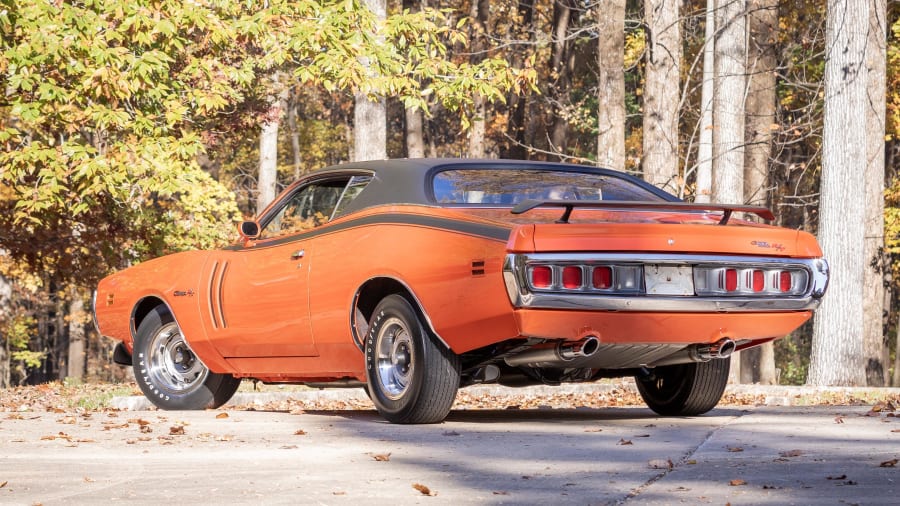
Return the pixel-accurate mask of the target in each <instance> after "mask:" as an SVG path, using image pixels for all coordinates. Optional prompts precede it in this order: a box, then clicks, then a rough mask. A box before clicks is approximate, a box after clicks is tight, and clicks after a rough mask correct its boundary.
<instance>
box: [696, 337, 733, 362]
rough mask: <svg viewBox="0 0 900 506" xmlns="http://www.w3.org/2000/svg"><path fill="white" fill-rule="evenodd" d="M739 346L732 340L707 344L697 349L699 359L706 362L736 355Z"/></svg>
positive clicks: (721, 340)
mask: <svg viewBox="0 0 900 506" xmlns="http://www.w3.org/2000/svg"><path fill="white" fill-rule="evenodd" d="M736 348H737V345H736V344H735V343H734V341H732V340H731V339H728V338H727V337H726V338H723V339H719V340H718V341H716V342H715V343H713V344H707V345H702V346H698V347H697V358H698V359H699V360H700V361H702V362H706V361H709V360H713V359H718V358H728V357H730V356H731V354H732V353H734V351H735V349H736Z"/></svg>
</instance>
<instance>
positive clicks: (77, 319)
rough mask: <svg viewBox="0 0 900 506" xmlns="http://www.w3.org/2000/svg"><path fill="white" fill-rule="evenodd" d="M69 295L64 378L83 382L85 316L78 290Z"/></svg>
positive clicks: (84, 368) (82, 301)
mask: <svg viewBox="0 0 900 506" xmlns="http://www.w3.org/2000/svg"><path fill="white" fill-rule="evenodd" d="M70 294H71V297H72V300H71V302H70V303H69V350H68V361H67V362H68V363H67V367H66V371H65V376H66V377H67V378H72V379H75V380H77V381H79V382H80V381H82V380H84V373H85V372H86V367H85V366H86V356H85V351H86V349H87V346H86V344H87V342H86V336H85V331H84V322H85V316H86V315H85V312H84V299H83V298H82V297H81V294H80V293H78V290H77V289H76V290H72V291H71V292H70Z"/></svg>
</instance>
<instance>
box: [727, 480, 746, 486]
mask: <svg viewBox="0 0 900 506" xmlns="http://www.w3.org/2000/svg"><path fill="white" fill-rule="evenodd" d="M728 484H729V485H731V486H732V487H740V486H742V485H746V484H747V482H746V481H744V480H731V481H729V482H728Z"/></svg>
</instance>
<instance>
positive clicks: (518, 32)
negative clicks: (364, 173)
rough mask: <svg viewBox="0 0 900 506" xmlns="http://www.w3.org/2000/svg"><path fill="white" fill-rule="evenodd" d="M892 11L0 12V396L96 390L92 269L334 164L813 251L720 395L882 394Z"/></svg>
mask: <svg viewBox="0 0 900 506" xmlns="http://www.w3.org/2000/svg"><path fill="white" fill-rule="evenodd" d="M898 19H900V2H898V1H897V0H828V1H827V2H826V1H823V0H819V1H813V0H795V1H778V0H684V1H678V0H644V1H641V0H627V1H626V0H594V1H575V0H556V1H542V0H521V1H512V0H496V1H493V2H488V1H487V0H470V1H441V2H436V1H433V0H432V1H419V2H415V1H409V0H403V1H402V2H398V1H390V2H385V0H367V1H365V2H363V1H358V0H350V1H323V2H313V1H306V0H298V1H286V0H270V1H268V2H235V1H230V0H218V1H217V0H196V1H185V2H182V1H176V0H155V1H154V0H127V1H126V0H97V1H95V0H83V1H77V2H70V1H62V0H39V1H36V2H19V1H16V0H0V89H2V90H3V94H2V95H0V144H2V146H3V149H2V152H0V387H5V386H10V385H18V384H26V383H40V382H45V381H50V380H55V379H63V378H70V379H72V380H76V381H82V380H114V379H119V378H121V377H122V374H123V371H122V370H121V369H120V368H119V367H118V366H115V365H113V364H112V361H111V349H112V345H113V343H112V342H110V341H108V340H104V339H101V338H100V337H99V336H98V335H97V334H96V333H95V331H94V330H93V328H92V326H91V325H90V315H89V306H90V294H91V292H92V290H93V288H94V286H95V285H96V282H97V281H98V280H99V279H100V278H102V277H103V276H105V275H106V274H108V273H110V272H112V271H114V270H117V269H121V268H124V267H127V266H128V265H132V264H134V263H136V262H140V261H142V260H145V259H148V258H152V257H155V256H159V255H163V254H167V253H171V252H175V251H180V250H184V249H190V248H209V247H216V246H221V245H223V244H226V243H227V242H229V241H230V240H233V239H234V238H235V237H236V229H235V223H236V222H237V221H238V220H240V219H241V217H242V216H244V217H248V216H252V215H254V213H255V212H256V211H257V209H259V208H260V206H263V205H265V204H266V203H268V202H269V201H270V200H271V199H272V198H273V197H274V195H275V194H276V192H277V191H279V189H281V188H283V187H284V186H285V185H286V184H289V183H290V182H291V181H292V180H294V179H295V178H296V177H298V176H300V175H302V174H304V173H305V172H307V171H309V170H312V169H315V168H319V167H323V166H326V165H330V164H334V163H339V162H341V161H346V160H353V159H380V158H386V157H390V158H397V157H421V156H449V157H488V158H493V157H502V158H515V159H541V160H564V161H569V162H576V163H584V164H591V165H601V166H606V167H611V168H614V169H619V170H624V171H626V172H629V173H632V174H636V175H639V176H641V177H644V178H645V179H647V180H648V181H651V182H653V183H654V184H657V185H659V186H660V187H663V188H665V189H667V190H668V191H670V192H672V193H675V194H676V195H679V196H681V197H683V198H685V199H686V200H697V201H709V200H712V201H719V202H746V203H754V204H762V205H767V206H769V207H771V208H772V209H774V210H775V214H776V216H777V220H776V224H778V225H781V226H785V227H791V228H796V229H802V230H806V231H809V232H812V233H814V234H818V235H819V238H820V241H821V242H822V244H823V248H824V249H825V252H826V256H827V257H828V258H829V260H830V261H831V262H832V268H833V280H832V286H831V287H830V290H829V293H828V295H827V296H826V299H825V303H823V306H822V308H821V309H820V311H819V312H818V313H817V316H816V318H815V322H814V323H812V324H808V325H806V326H804V327H802V328H801V329H799V330H798V331H797V332H795V333H794V334H793V335H791V336H790V337H788V338H786V339H783V340H780V341H778V342H777V343H776V344H775V345H774V346H766V347H762V348H760V349H758V350H755V351H754V352H752V353H749V352H744V353H742V355H743V356H742V357H741V359H740V360H736V361H734V364H735V366H734V367H733V380H734V381H743V382H762V383H774V382H780V383H784V384H803V383H810V384H821V385H870V386H883V385H889V384H893V385H894V386H900V357H898V354H897V348H898V346H897V342H898V341H897V339H898V338H897V335H898V332H897V328H898V321H897V320H898V318H897V315H898V309H900V308H898V305H900V304H898V297H897V294H898V288H900V275H897V273H898V270H900V254H898V253H900V178H898V174H897V171H898V160H900V143H898V140H897V139H898V137H897V136H898V134H900V132H898V129H900V21H898Z"/></svg>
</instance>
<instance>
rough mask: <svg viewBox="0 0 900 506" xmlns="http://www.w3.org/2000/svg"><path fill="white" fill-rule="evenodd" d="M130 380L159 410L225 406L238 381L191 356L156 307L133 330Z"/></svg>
mask: <svg viewBox="0 0 900 506" xmlns="http://www.w3.org/2000/svg"><path fill="white" fill-rule="evenodd" d="M132 367H133V368H134V378H135V380H137V384H138V386H139V387H141V391H142V392H144V395H146V396H147V399H149V400H150V402H152V403H153V404H155V405H156V406H157V407H158V408H161V409H211V408H217V407H219V406H221V405H222V404H225V403H226V402H227V401H228V399H231V396H232V395H234V392H235V391H237V389H238V386H240V384H241V380H240V379H238V378H235V377H234V376H232V375H230V374H217V373H214V372H212V371H210V370H209V368H207V367H206V365H205V364H204V363H203V362H202V361H201V360H200V357H198V356H197V355H195V354H194V352H193V351H192V350H191V348H190V347H189V346H188V344H187V341H186V340H185V339H184V336H183V335H182V334H181V329H180V328H179V327H178V323H177V322H176V321H175V318H173V317H172V314H171V313H169V311H168V309H166V308H165V307H164V306H157V307H156V308H154V309H153V310H152V311H150V313H149V314H148V315H147V316H146V317H145V318H144V320H143V321H142V322H141V324H140V326H139V327H138V329H137V335H136V336H135V339H134V353H133V356H132Z"/></svg>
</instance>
